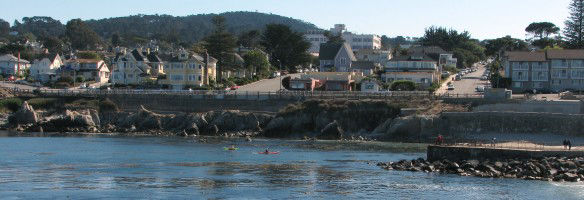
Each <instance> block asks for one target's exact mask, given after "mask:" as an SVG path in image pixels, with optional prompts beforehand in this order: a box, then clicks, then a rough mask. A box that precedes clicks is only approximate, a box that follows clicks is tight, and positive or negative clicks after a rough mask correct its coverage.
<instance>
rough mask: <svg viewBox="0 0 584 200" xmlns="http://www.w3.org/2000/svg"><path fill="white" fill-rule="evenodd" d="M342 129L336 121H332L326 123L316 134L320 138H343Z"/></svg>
mask: <svg viewBox="0 0 584 200" xmlns="http://www.w3.org/2000/svg"><path fill="white" fill-rule="evenodd" d="M343 133H344V131H343V129H342V128H341V126H340V125H339V123H338V122H337V121H333V122H331V123H329V124H328V125H326V126H325V127H324V128H323V129H322V130H321V131H320V135H318V136H317V138H318V139H321V140H339V139H342V138H343Z"/></svg>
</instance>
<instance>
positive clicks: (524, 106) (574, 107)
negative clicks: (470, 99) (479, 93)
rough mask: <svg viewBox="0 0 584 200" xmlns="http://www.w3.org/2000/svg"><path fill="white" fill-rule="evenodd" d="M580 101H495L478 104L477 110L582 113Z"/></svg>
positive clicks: (475, 109)
mask: <svg viewBox="0 0 584 200" xmlns="http://www.w3.org/2000/svg"><path fill="white" fill-rule="evenodd" d="M582 109H583V106H582V102H581V101H525V102H521V103H497V104H486V105H479V106H477V107H475V108H473V111H478V112H542V113H563V114H584V112H582V111H583V110H582Z"/></svg>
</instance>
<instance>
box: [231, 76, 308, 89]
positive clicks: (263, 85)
mask: <svg viewBox="0 0 584 200" xmlns="http://www.w3.org/2000/svg"><path fill="white" fill-rule="evenodd" d="M287 76H290V77H292V78H300V74H290V75H287ZM285 77H286V76H282V77H281V78H282V79H283V78H285ZM282 89H284V88H283V87H282ZM278 90H280V77H277V78H272V79H263V80H260V81H257V82H253V83H250V84H247V85H243V86H241V87H240V88H239V89H237V91H242V92H277V91H278Z"/></svg>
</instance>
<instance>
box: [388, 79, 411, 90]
mask: <svg viewBox="0 0 584 200" xmlns="http://www.w3.org/2000/svg"><path fill="white" fill-rule="evenodd" d="M390 88H391V90H393V91H414V90H416V83H414V82H412V81H406V80H400V81H394V82H393V83H391V86H390Z"/></svg>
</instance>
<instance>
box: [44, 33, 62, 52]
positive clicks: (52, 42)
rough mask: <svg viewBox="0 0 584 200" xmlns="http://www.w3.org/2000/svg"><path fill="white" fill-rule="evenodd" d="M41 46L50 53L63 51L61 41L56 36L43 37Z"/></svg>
mask: <svg viewBox="0 0 584 200" xmlns="http://www.w3.org/2000/svg"><path fill="white" fill-rule="evenodd" d="M42 40H43V46H44V47H45V48H47V49H48V50H49V52H51V53H59V54H60V53H63V45H64V44H63V41H61V39H59V38H57V37H53V36H50V37H47V38H43V39H42Z"/></svg>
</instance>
